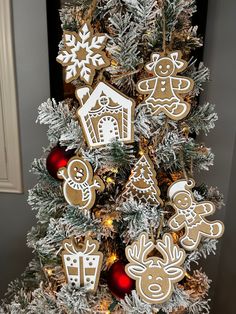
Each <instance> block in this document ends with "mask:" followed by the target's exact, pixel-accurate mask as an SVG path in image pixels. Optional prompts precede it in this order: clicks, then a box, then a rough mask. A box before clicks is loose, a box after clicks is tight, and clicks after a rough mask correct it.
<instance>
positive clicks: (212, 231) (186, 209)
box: [168, 179, 224, 251]
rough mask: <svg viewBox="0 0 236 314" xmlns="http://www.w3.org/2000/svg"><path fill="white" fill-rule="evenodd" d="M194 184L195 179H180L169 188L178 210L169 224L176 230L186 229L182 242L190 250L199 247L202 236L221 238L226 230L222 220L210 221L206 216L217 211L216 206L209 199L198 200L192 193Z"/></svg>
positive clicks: (173, 202)
mask: <svg viewBox="0 0 236 314" xmlns="http://www.w3.org/2000/svg"><path fill="white" fill-rule="evenodd" d="M194 186H195V182H194V180H193V179H191V180H188V181H186V180H178V181H175V182H174V183H172V185H171V186H170V187H169V189H168V197H169V198H170V201H171V206H172V207H173V208H174V209H175V211H176V213H175V215H174V216H172V217H171V218H170V220H169V226H170V228H171V229H172V230H174V231H179V230H181V229H183V228H184V229H185V233H184V235H183V236H182V237H181V238H180V243H181V245H182V246H183V247H184V248H185V249H186V250H189V251H191V250H195V249H196V248H197V247H198V245H199V242H200V240H201V237H202V236H204V237H207V238H219V237H221V236H222V234H223V232H224V225H223V223H222V222H221V221H218V220H216V221H208V220H207V219H206V218H205V217H206V216H209V215H211V214H213V213H214V212H215V206H214V204H213V203H211V202H208V201H204V202H197V201H196V200H195V199H194V195H193V193H192V188H193V187H194Z"/></svg>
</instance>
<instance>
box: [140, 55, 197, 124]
mask: <svg viewBox="0 0 236 314" xmlns="http://www.w3.org/2000/svg"><path fill="white" fill-rule="evenodd" d="M181 57H182V53H181V52H180V51H175V52H171V53H169V54H168V55H165V54H164V53H153V54H152V56H151V62H150V63H148V64H146V66H145V68H146V70H147V72H149V73H151V74H152V75H154V77H151V78H148V79H144V80H141V81H139V82H138V85H137V90H138V91H139V92H140V93H141V94H144V95H148V96H147V97H146V99H145V100H144V102H143V103H142V104H145V105H147V107H148V108H149V109H150V111H151V113H152V114H153V115H156V114H158V113H161V112H163V113H164V114H165V115H167V116H168V117H169V118H170V119H172V120H181V119H183V118H184V117H186V116H187V114H188V113H189V111H190V108H191V107H190V104H189V103H187V102H186V101H184V99H183V97H181V96H180V95H179V94H181V93H185V94H186V93H188V92H189V91H191V90H192V89H193V85H194V82H193V80H192V79H191V78H188V77H183V76H177V73H178V72H182V71H183V70H184V69H185V68H186V67H187V62H186V61H184V60H183V59H182V58H181Z"/></svg>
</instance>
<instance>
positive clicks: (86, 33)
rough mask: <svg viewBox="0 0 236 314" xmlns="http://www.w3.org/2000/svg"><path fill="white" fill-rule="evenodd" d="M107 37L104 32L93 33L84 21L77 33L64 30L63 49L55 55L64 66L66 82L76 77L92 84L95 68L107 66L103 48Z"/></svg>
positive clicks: (107, 61) (107, 62) (107, 60)
mask: <svg viewBox="0 0 236 314" xmlns="http://www.w3.org/2000/svg"><path fill="white" fill-rule="evenodd" d="M106 41H107V37H106V35H105V34H95V35H93V30H92V27H91V25H90V24H88V23H85V24H84V25H83V26H82V27H81V29H80V30H79V32H78V34H77V33H75V32H69V31H65V32H64V46H65V47H64V49H63V50H62V51H61V52H60V54H59V55H58V57H57V61H58V62H59V63H61V65H62V66H64V67H66V78H65V81H66V83H69V82H71V81H73V80H76V79H77V78H78V77H80V79H81V80H82V81H84V82H85V83H87V84H89V85H92V83H93V78H94V75H95V70H100V69H102V68H104V67H107V66H109V64H110V62H109V59H108V58H107V57H106V54H105V52H103V51H102V50H103V49H104V48H105V44H106Z"/></svg>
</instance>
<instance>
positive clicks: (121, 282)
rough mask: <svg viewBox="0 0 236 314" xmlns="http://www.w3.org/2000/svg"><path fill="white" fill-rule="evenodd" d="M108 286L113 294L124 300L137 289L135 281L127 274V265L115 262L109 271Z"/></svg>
mask: <svg viewBox="0 0 236 314" xmlns="http://www.w3.org/2000/svg"><path fill="white" fill-rule="evenodd" d="M107 285H108V288H109V289H110V290H111V293H112V294H113V295H114V296H116V297H117V298H119V299H124V297H125V295H126V294H130V293H131V291H132V290H134V288H135V281H134V280H133V279H131V278H130V277H129V276H128V275H127V274H126V272H125V264H124V263H122V262H120V261H118V262H115V263H114V264H113V265H112V266H111V268H110V269H109V271H108V274H107Z"/></svg>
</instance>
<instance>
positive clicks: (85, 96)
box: [0, 0, 224, 314]
mask: <svg viewBox="0 0 236 314" xmlns="http://www.w3.org/2000/svg"><path fill="white" fill-rule="evenodd" d="M195 10H196V6H195V1H194V0H97V1H95V0H73V2H71V3H70V4H66V5H65V6H64V7H63V8H62V9H61V10H60V17H61V23H62V28H63V31H64V34H63V39H62V41H61V43H60V45H59V53H58V56H57V61H58V62H59V63H61V65H62V66H63V68H64V74H65V81H66V82H67V83H70V84H72V85H73V86H74V90H75V97H74V98H73V99H66V100H63V101H61V102H59V103H56V101H55V100H53V99H52V100H50V99H49V100H48V101H47V102H45V103H43V104H41V105H40V106H39V116H38V120H37V121H38V122H39V123H41V124H46V125H48V139H49V142H50V144H49V147H48V148H47V149H46V150H45V151H44V153H43V156H42V158H40V159H35V160H34V162H33V165H32V172H33V173H35V174H36V175H37V176H38V183H37V184H36V186H35V187H34V188H33V189H32V190H30V191H29V199H28V201H29V204H30V205H31V207H32V209H33V210H35V211H36V213H37V214H36V217H37V219H38V222H37V225H36V226H35V227H33V228H32V230H31V231H30V232H29V234H28V237H27V244H28V246H29V247H30V248H32V249H33V252H34V259H33V260H32V261H31V262H30V264H29V266H28V268H27V269H26V271H25V272H24V274H23V275H22V276H21V278H20V279H18V280H16V281H14V282H13V283H11V284H10V285H9V289H8V292H7V295H6V299H5V300H4V301H3V303H2V306H1V308H0V313H18V314H19V313H51V314H52V313H70V314H72V313H140V314H141V313H149V314H151V313H157V312H159V313H172V314H177V313H194V314H197V313H209V311H210V308H209V300H208V290H209V285H210V280H209V279H208V277H207V275H206V274H205V273H204V272H202V270H201V269H196V265H198V264H199V260H200V258H201V257H204V258H206V257H207V256H208V255H209V254H211V253H214V252H215V250H216V244H217V241H218V240H217V239H218V238H219V237H220V236H221V235H222V234H223V229H224V227H223V224H222V223H221V222H220V221H211V220H210V218H209V217H208V216H210V215H211V214H213V213H214V211H215V209H216V208H217V209H218V208H220V207H221V206H222V205H223V200H222V196H221V194H220V193H219V191H218V190H217V188H213V187H207V186H206V185H205V184H203V183H201V182H197V184H196V185H195V182H194V180H193V177H194V174H195V173H196V172H197V171H199V170H208V168H209V167H210V166H212V164H213V159H214V155H213V154H212V152H211V150H210V149H209V148H207V147H205V145H204V144H202V143H198V141H197V139H196V135H198V134H199V133H200V132H203V133H205V134H207V133H208V132H209V131H210V130H211V129H212V128H214V125H215V121H216V120H217V114H216V113H215V111H214V109H215V108H214V105H212V104H209V103H205V104H200V103H199V102H198V96H199V94H200V92H201V90H202V84H203V83H204V82H205V81H207V80H208V78H209V70H208V69H207V68H206V67H205V66H204V65H203V64H202V63H198V61H197V60H195V59H193V57H192V56H191V53H192V51H193V50H194V49H196V48H198V47H200V46H201V45H202V43H201V39H200V38H199V37H198V35H197V26H192V24H191V18H192V15H193V14H194V12H195ZM208 218H209V219H208ZM193 265H194V270H193V269H192V266H193Z"/></svg>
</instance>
